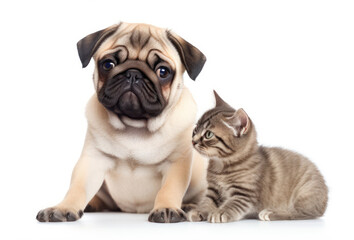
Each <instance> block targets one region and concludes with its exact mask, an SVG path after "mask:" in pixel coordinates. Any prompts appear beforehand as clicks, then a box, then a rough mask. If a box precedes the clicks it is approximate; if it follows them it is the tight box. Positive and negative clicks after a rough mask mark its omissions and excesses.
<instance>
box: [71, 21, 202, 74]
mask: <svg viewBox="0 0 354 240" xmlns="http://www.w3.org/2000/svg"><path fill="white" fill-rule="evenodd" d="M119 47H122V48H123V49H125V50H126V53H125V54H126V55H124V54H123V55H124V57H126V59H132V60H140V61H145V60H146V59H148V58H149V57H150V55H152V56H153V55H154V54H150V53H151V51H155V52H156V53H155V55H159V54H157V52H158V53H160V55H161V56H162V58H164V59H163V60H165V61H167V62H169V63H170V64H171V66H173V65H174V64H173V63H176V65H177V64H179V63H181V64H182V65H183V66H184V69H185V70H186V71H187V73H188V75H189V77H190V78H191V79H193V80H195V79H196V78H197V76H198V75H199V73H200V71H201V70H202V68H203V66H204V63H205V61H206V57H205V55H204V54H203V53H202V52H201V51H200V50H199V49H198V48H196V47H194V46H193V45H192V44H190V43H189V42H187V41H186V40H184V39H183V38H181V37H180V36H178V35H177V34H175V33H173V32H171V31H168V30H166V29H163V28H158V27H154V26H152V25H148V24H137V23H120V24H118V25H113V26H111V27H108V28H105V29H103V30H100V31H97V32H94V33H92V34H89V35H87V36H86V37H84V38H83V39H81V40H80V41H79V42H78V43H77V49H78V53H79V57H80V60H81V63H82V67H86V66H87V65H88V64H89V63H90V59H91V57H94V58H95V61H96V62H97V61H98V60H100V58H102V57H103V56H104V55H106V54H109V53H113V52H114V51H117V50H118V48H119ZM128 49H129V51H128ZM161 56H159V57H161ZM168 59H169V61H168ZM177 68H178V66H176V69H177ZM181 70H182V68H181Z"/></svg>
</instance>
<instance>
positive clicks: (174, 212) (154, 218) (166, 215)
mask: <svg viewBox="0 0 354 240" xmlns="http://www.w3.org/2000/svg"><path fill="white" fill-rule="evenodd" d="M186 220H187V216H186V214H185V213H184V212H183V211H182V210H181V209H177V208H176V209H174V208H159V209H155V210H152V211H151V213H150V215H149V222H156V223H176V222H184V221H186Z"/></svg>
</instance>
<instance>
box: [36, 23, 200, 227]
mask: <svg viewBox="0 0 354 240" xmlns="http://www.w3.org/2000/svg"><path fill="white" fill-rule="evenodd" d="M77 48H78V53H79V57H80V60H81V62H82V66H83V68H85V67H86V66H87V65H88V64H89V62H90V59H91V58H93V59H94V61H95V70H94V75H93V82H94V87H95V89H96V94H94V96H92V98H91V99H90V100H89V102H88V104H87V107H86V117H87V121H88V128H87V134H86V139H85V143H84V147H83V150H82V154H81V156H80V158H79V160H78V162H77V164H76V166H75V168H74V170H73V173H72V179H71V183H70V187H69V190H68V192H67V194H66V196H65V197H64V199H63V200H62V201H61V202H60V203H59V204H58V205H56V206H54V207H50V208H46V209H44V210H41V211H39V213H38V215H37V220H38V221H40V222H65V221H75V220H78V219H79V218H81V217H82V215H83V212H84V210H85V211H123V212H129V213H149V212H150V214H149V218H148V220H149V221H151V222H158V223H171V222H181V221H185V220H186V215H185V212H184V211H183V210H182V203H183V204H186V205H185V206H191V204H195V203H196V202H197V201H198V200H199V198H200V197H201V195H202V194H203V192H204V190H205V188H206V179H205V173H206V171H205V169H206V162H205V159H203V158H202V157H201V156H200V155H199V154H198V153H197V152H195V151H194V150H193V149H192V144H191V136H192V129H193V126H194V123H195V117H196V104H195V102H194V100H193V97H192V95H191V93H190V92H189V90H188V89H187V88H186V87H185V86H184V84H183V73H184V72H185V71H187V73H188V75H189V77H190V78H191V79H193V80H195V79H196V77H197V76H198V74H199V73H200V71H201V70H202V68H203V65H204V63H205V61H206V57H205V56H204V54H203V53H202V52H201V51H199V50H198V49H197V48H196V47H194V46H193V45H192V44H190V43H188V42H187V41H186V40H184V39H183V38H181V37H179V36H178V35H176V34H175V33H173V32H171V31H169V30H166V29H162V28H158V27H155V26H152V25H147V24H131V23H120V24H117V25H114V26H111V27H108V28H106V29H103V30H101V31H98V32H95V33H92V34H90V35H88V36H86V37H85V38H83V39H81V40H80V41H79V42H78V44H77ZM188 204H189V205H188Z"/></svg>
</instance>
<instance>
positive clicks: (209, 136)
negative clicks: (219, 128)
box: [204, 131, 214, 139]
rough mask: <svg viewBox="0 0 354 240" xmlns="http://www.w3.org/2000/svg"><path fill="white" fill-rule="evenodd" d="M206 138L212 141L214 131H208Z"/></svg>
mask: <svg viewBox="0 0 354 240" xmlns="http://www.w3.org/2000/svg"><path fill="white" fill-rule="evenodd" d="M204 136H205V138H206V139H210V138H212V137H213V136H214V133H213V132H212V131H206V132H205V134H204Z"/></svg>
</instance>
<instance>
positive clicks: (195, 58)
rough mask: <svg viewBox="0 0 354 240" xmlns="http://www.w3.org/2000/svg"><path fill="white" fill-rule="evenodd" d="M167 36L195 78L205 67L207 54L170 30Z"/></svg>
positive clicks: (189, 72)
mask: <svg viewBox="0 0 354 240" xmlns="http://www.w3.org/2000/svg"><path fill="white" fill-rule="evenodd" d="M167 37H168V39H169V40H170V41H171V42H172V44H173V45H174V46H175V48H176V49H177V51H178V54H179V56H180V58H181V60H182V63H183V65H184V67H185V68H186V70H187V73H188V75H189V77H190V78H191V79H193V80H195V79H196V78H197V76H198V75H199V73H200V72H201V71H202V69H203V66H204V63H205V61H206V57H205V55H204V54H203V53H202V52H201V51H200V50H199V49H198V48H196V47H194V46H193V45H192V44H190V43H189V42H187V41H186V40H184V39H183V38H181V37H180V36H178V35H176V34H174V33H171V32H170V31H167Z"/></svg>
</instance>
